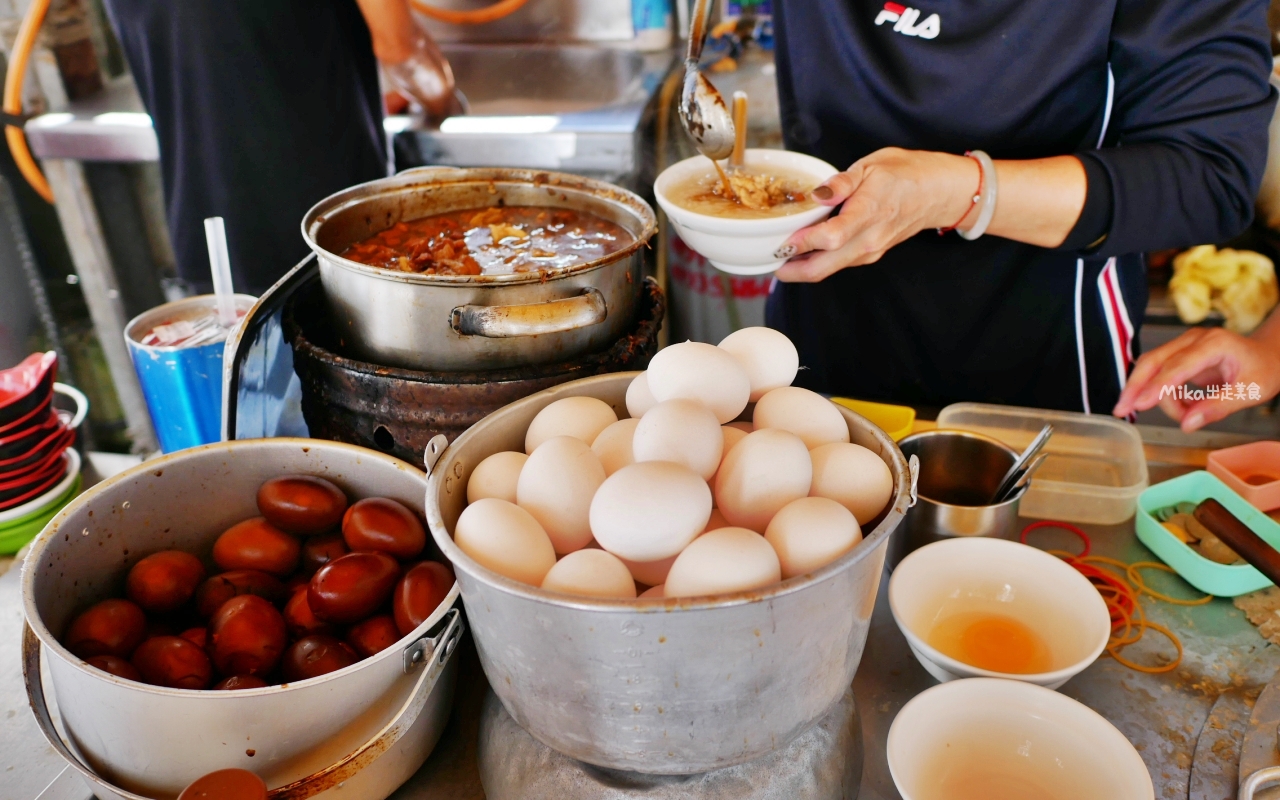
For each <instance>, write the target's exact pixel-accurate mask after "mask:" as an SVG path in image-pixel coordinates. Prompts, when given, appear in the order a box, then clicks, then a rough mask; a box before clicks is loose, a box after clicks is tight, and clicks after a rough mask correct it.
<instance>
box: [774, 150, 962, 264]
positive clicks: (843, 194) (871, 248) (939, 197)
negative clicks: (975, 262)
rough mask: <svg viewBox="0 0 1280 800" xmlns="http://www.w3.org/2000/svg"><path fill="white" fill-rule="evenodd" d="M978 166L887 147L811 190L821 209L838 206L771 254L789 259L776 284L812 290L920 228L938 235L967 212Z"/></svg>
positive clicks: (958, 158)
mask: <svg viewBox="0 0 1280 800" xmlns="http://www.w3.org/2000/svg"><path fill="white" fill-rule="evenodd" d="M979 176H980V170H979V169H978V163H977V162H976V161H974V160H973V159H971V158H967V157H965V156H954V155H951V154H949V153H933V152H926V151H922V150H901V149H899V148H896V147H887V148H885V149H883V150H877V151H876V152H874V153H872V154H871V155H869V156H867V157H866V158H863V159H860V160H859V161H857V162H856V163H854V165H853V166H852V167H849V169H847V170H846V171H844V172H841V173H840V174H838V175H835V176H833V177H832V178H830V179H829V180H828V181H827V182H826V183H824V184H822V185H821V186H819V187H818V188H817V189H814V190H813V195H812V196H813V199H814V200H816V201H817V202H819V203H821V204H822V205H825V206H838V205H840V204H841V203H844V207H843V208H841V209H840V211H839V213H837V214H836V215H835V216H834V217H831V218H829V219H827V220H826V221H824V222H820V223H818V224H817V225H811V226H810V227H808V228H804V229H802V230H799V231H797V232H796V233H795V234H794V235H793V236H792V237H791V238H790V239H788V240H787V243H786V244H785V245H783V247H782V248H781V249H779V251H778V252H777V253H776V255H777V257H779V258H789V257H791V256H796V258H794V259H792V260H791V261H789V262H788V263H786V264H784V265H783V267H782V269H780V270H778V272H777V277H778V280H781V281H796V282H806V283H812V282H815V281H820V280H822V279H823V278H825V277H827V276H828V275H831V274H832V273H834V272H837V271H839V270H842V269H844V268H845V267H855V266H859V265H862V264H870V263H873V262H875V261H878V260H879V259H880V257H881V256H883V255H884V254H885V252H886V251H887V250H888V249H889V248H891V247H893V246H894V245H896V244H898V243H899V242H901V241H904V240H905V239H908V238H910V237H912V236H914V235H916V234H917V233H919V232H920V231H922V230H925V229H928V228H945V227H949V226H951V225H954V224H955V223H956V220H958V219H959V218H960V217H961V216H965V217H971V216H972V217H973V218H975V219H976V212H975V213H974V214H970V213H968V212H969V211H970V210H971V209H972V208H973V205H974V203H973V196H974V193H975V192H976V190H977V188H978V179H979Z"/></svg>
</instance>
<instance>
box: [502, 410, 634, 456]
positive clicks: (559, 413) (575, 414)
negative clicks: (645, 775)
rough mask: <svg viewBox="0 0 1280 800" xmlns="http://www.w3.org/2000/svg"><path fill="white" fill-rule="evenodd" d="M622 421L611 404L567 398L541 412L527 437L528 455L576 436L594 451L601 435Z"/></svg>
mask: <svg viewBox="0 0 1280 800" xmlns="http://www.w3.org/2000/svg"><path fill="white" fill-rule="evenodd" d="M617 421H618V415H617V414H616V413H614V411H613V409H612V408H610V407H609V404H608V403H606V402H605V401H603V400H597V399H596V398H594V397H564V398H561V399H560V400H557V401H555V402H554V403H552V404H550V405H548V406H547V407H546V408H544V409H542V410H541V411H539V412H538V415H537V416H536V417H534V418H533V422H530V423H529V430H527V431H525V434H524V451H525V452H526V453H528V454H529V455H533V451H534V450H537V449H538V445H540V444H542V443H543V442H545V441H546V440H548V439H550V438H552V437H555V436H572V437H573V438H575V439H580V440H582V441H584V442H586V443H587V446H588V447H590V446H591V444H592V442H594V441H595V440H596V437H597V436H599V435H600V432H601V431H603V430H604V429H605V428H607V427H609V426H610V425H612V424H613V423H615V422H617Z"/></svg>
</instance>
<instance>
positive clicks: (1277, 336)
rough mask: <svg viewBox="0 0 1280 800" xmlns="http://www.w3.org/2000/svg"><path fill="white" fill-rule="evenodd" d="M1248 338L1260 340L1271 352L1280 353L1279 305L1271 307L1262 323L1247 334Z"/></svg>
mask: <svg viewBox="0 0 1280 800" xmlns="http://www.w3.org/2000/svg"><path fill="white" fill-rule="evenodd" d="M1249 338H1250V339H1254V340H1256V341H1259V342H1262V343H1263V344H1265V345H1266V346H1267V347H1269V348H1270V349H1271V351H1272V352H1275V353H1280V306H1277V307H1276V308H1274V309H1272V311H1271V314H1270V315H1269V316H1268V317H1267V318H1266V319H1265V320H1263V321H1262V324H1261V325H1259V326H1258V327H1257V328H1255V329H1254V331H1253V333H1251V334H1249Z"/></svg>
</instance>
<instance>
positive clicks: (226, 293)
mask: <svg viewBox="0 0 1280 800" xmlns="http://www.w3.org/2000/svg"><path fill="white" fill-rule="evenodd" d="M204 238H205V241H206V242H207V243H208V245H209V266H210V268H211V269H212V270H213V293H214V295H215V296H216V297H217V298H218V322H219V323H220V324H221V325H222V327H224V328H230V327H232V326H234V325H235V324H236V298H235V289H234V287H233V286H232V284H231V257H230V256H228V255H227V229H226V226H225V225H224V224H223V222H222V217H209V218H208V219H206V220H205V221H204Z"/></svg>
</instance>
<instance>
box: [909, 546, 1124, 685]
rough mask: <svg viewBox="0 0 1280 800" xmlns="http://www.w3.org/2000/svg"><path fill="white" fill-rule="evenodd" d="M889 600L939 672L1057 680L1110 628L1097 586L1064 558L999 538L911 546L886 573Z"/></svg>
mask: <svg viewBox="0 0 1280 800" xmlns="http://www.w3.org/2000/svg"><path fill="white" fill-rule="evenodd" d="M889 608H890V610H891V611H892V612H893V619H894V621H895V622H897V623H898V628H900V629H901V630H902V633H903V635H904V636H905V637H906V638H907V644H908V645H910V647H911V652H912V653H914V654H915V657H916V659H917V660H919V662H920V664H921V665H922V666H923V667H924V668H925V669H926V670H927V671H928V672H929V674H930V675H932V676H933V677H935V678H937V679H938V680H939V681H951V680H955V679H956V678H976V677H983V678H1009V679H1012V680H1017V681H1024V682H1027V683H1034V684H1038V685H1040V686H1044V687H1047V688H1049V689H1057V688H1058V687H1060V686H1062V684H1064V683H1066V682H1067V681H1068V680H1070V679H1071V678H1072V677H1073V676H1075V675H1077V674H1078V673H1080V672H1081V671H1083V670H1084V668H1085V667H1087V666H1089V665H1090V664H1092V663H1093V662H1094V660H1095V659H1097V657H1098V656H1099V655H1101V654H1102V651H1103V650H1104V649H1105V648H1106V646H1107V640H1108V639H1109V638H1110V636H1111V615H1110V613H1109V612H1108V610H1107V605H1106V603H1105V602H1104V601H1103V599H1102V595H1100V594H1099V593H1098V590H1097V589H1096V588H1094V586H1093V584H1092V583H1090V582H1089V580H1088V579H1087V578H1085V577H1084V576H1083V575H1081V574H1080V573H1079V572H1078V571H1076V570H1075V569H1074V568H1073V567H1071V566H1070V565H1069V564H1067V563H1065V562H1064V561H1062V560H1061V559H1058V558H1056V557H1054V556H1052V555H1049V554H1048V553H1045V552H1043V551H1041V550H1037V549H1036V548H1034V547H1029V546H1027V545H1024V544H1018V543H1017V542H1010V541H1006V540H1004V539H989V538H976V537H975V538H958V539H948V540H945V541H941V542H934V543H933V544H930V545H926V546H925V547H921V548H920V549H919V550H916V551H915V552H913V553H911V554H910V555H908V556H907V557H906V558H904V559H903V560H902V562H901V563H899V564H898V566H897V568H895V569H894V571H893V577H892V578H890V580H889Z"/></svg>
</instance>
